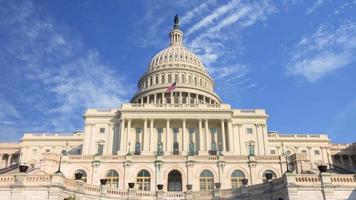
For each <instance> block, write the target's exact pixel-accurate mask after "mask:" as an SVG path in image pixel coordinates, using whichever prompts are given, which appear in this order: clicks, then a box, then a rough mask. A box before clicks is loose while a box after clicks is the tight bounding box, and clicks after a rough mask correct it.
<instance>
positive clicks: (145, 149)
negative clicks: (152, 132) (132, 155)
mask: <svg viewBox="0 0 356 200" xmlns="http://www.w3.org/2000/svg"><path fill="white" fill-rule="evenodd" d="M147 121H148V120H147V119H144V120H143V140H142V144H143V153H145V154H147V153H148V151H149V143H150V141H149V138H148V137H149V133H148V131H147Z"/></svg>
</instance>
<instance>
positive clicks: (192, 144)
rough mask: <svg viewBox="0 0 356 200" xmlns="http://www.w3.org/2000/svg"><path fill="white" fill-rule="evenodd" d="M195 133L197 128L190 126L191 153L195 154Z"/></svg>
mask: <svg viewBox="0 0 356 200" xmlns="http://www.w3.org/2000/svg"><path fill="white" fill-rule="evenodd" d="M194 133H195V128H189V155H195V144H194Z"/></svg>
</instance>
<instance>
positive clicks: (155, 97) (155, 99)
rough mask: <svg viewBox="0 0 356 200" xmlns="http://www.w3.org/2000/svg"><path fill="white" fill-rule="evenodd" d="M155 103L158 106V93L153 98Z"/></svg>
mask: <svg viewBox="0 0 356 200" xmlns="http://www.w3.org/2000/svg"><path fill="white" fill-rule="evenodd" d="M153 103H154V104H157V93H155V94H154V96H153Z"/></svg>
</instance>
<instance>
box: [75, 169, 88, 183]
mask: <svg viewBox="0 0 356 200" xmlns="http://www.w3.org/2000/svg"><path fill="white" fill-rule="evenodd" d="M76 173H81V174H82V178H81V179H80V180H82V181H83V182H87V173H86V172H85V171H84V170H82V169H78V170H77V171H75V172H74V174H76ZM73 177H74V176H73Z"/></svg>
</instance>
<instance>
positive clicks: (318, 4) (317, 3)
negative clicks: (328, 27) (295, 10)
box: [305, 0, 324, 14]
mask: <svg viewBox="0 0 356 200" xmlns="http://www.w3.org/2000/svg"><path fill="white" fill-rule="evenodd" d="M323 4H324V0H317V1H315V2H314V4H313V5H312V6H311V7H309V8H307V9H306V10H305V13H307V14H311V13H313V12H314V11H316V10H317V9H318V8H320V7H321V6H322V5H323Z"/></svg>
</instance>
